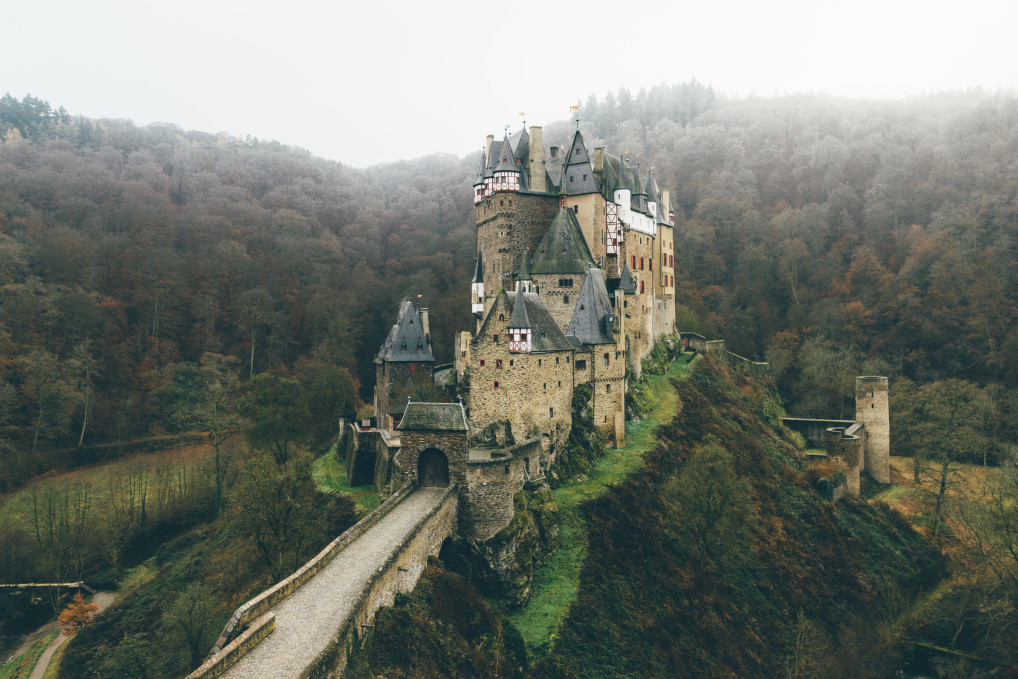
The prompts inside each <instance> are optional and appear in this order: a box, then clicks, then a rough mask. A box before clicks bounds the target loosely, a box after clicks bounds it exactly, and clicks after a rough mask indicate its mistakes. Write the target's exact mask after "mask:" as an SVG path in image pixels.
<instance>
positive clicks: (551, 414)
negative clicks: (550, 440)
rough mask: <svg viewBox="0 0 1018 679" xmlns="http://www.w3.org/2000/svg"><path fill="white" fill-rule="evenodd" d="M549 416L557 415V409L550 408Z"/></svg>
mask: <svg viewBox="0 0 1018 679" xmlns="http://www.w3.org/2000/svg"><path fill="white" fill-rule="evenodd" d="M548 417H555V409H554V408H548Z"/></svg>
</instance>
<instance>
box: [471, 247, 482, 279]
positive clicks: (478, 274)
mask: <svg viewBox="0 0 1018 679" xmlns="http://www.w3.org/2000/svg"><path fill="white" fill-rule="evenodd" d="M470 282H471V283H483V282H484V262H482V261H481V253H480V251H478V253H477V259H476V260H475V262H474V278H473V280H472V281H470Z"/></svg>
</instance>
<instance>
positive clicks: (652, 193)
mask: <svg viewBox="0 0 1018 679" xmlns="http://www.w3.org/2000/svg"><path fill="white" fill-rule="evenodd" d="M647 200H649V201H651V202H652V203H659V204H660V203H661V192H660V191H658V188H657V180H655V179H654V172H653V171H651V172H650V174H648V175H647Z"/></svg>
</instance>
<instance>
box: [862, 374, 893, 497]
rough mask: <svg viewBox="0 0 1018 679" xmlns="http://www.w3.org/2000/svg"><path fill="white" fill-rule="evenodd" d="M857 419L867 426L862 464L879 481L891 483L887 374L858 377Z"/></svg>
mask: <svg viewBox="0 0 1018 679" xmlns="http://www.w3.org/2000/svg"><path fill="white" fill-rule="evenodd" d="M855 421H856V422H859V423H860V424H863V425H865V427H866V449H865V462H864V463H863V467H864V468H865V469H866V471H868V472H869V474H870V476H872V477H873V478H874V479H876V480H877V481H879V482H880V483H890V482H891V422H890V415H889V408H888V404H887V378H886V377H873V376H870V377H856V378H855Z"/></svg>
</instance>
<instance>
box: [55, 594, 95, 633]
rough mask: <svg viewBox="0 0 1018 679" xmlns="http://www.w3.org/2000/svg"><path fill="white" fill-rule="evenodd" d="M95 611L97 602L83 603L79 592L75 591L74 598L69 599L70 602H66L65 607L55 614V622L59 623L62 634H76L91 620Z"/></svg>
mask: <svg viewBox="0 0 1018 679" xmlns="http://www.w3.org/2000/svg"><path fill="white" fill-rule="evenodd" d="M97 613H99V604H94V603H85V600H84V599H83V598H82V596H81V592H77V593H76V594H75V595H74V598H73V599H71V603H69V604H67V608H65V609H64V610H62V611H61V612H60V615H59V616H57V623H58V624H59V625H60V629H62V630H63V631H64V634H66V635H67V636H71V635H72V634H77V633H78V632H79V631H80V630H81V628H82V627H84V626H85V625H87V624H88V623H90V622H92V620H93V619H94V618H95V616H96V614H97Z"/></svg>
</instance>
